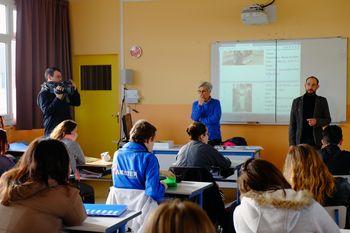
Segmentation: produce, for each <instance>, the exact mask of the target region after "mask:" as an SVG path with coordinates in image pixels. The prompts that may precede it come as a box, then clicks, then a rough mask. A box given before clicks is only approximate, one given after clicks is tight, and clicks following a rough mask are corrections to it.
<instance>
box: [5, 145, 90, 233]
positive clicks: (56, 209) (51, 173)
mask: <svg viewBox="0 0 350 233" xmlns="http://www.w3.org/2000/svg"><path fill="white" fill-rule="evenodd" d="M68 174H69V155H68V152H67V149H66V147H65V146H64V144H63V143H62V142H60V141H57V140H53V139H43V140H38V139H37V140H34V141H33V142H32V143H31V144H30V145H29V147H28V149H27V151H26V152H25V153H24V155H23V156H22V158H21V159H20V161H19V166H18V167H15V168H13V169H11V170H9V171H7V172H5V173H4V174H3V175H2V177H1V179H0V203H1V205H0V216H1V218H0V229H1V231H2V232H3V231H4V232H12V233H21V232H27V233H37V232H57V233H58V232H61V229H62V224H64V225H66V226H73V225H80V224H82V222H83V221H84V219H85V218H86V212H85V209H84V206H83V203H82V201H81V198H80V196H79V190H77V189H76V188H75V187H73V186H71V185H69V184H68Z"/></svg>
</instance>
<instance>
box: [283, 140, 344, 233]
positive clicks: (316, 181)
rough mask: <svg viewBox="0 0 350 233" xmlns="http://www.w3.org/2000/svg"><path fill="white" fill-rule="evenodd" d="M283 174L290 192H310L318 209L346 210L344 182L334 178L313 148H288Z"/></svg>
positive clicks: (301, 145)
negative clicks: (339, 206) (318, 206)
mask: <svg viewBox="0 0 350 233" xmlns="http://www.w3.org/2000/svg"><path fill="white" fill-rule="evenodd" d="M283 174H284V176H285V177H286V179H287V180H288V182H289V183H290V184H291V186H292V188H293V189H294V190H296V191H298V190H308V191H310V192H311V193H312V195H313V197H314V199H315V200H316V201H318V202H319V203H320V204H321V205H323V206H337V205H344V206H347V207H349V203H350V184H349V183H348V181H347V179H345V178H341V177H336V178H334V177H333V176H332V174H331V173H330V172H329V170H328V168H327V166H326V164H325V163H324V162H323V161H322V158H321V156H320V155H319V154H318V153H317V151H316V150H315V149H314V148H313V147H311V146H309V145H307V144H300V145H297V146H293V147H291V148H290V149H289V152H288V154H287V157H286V160H285V163H284V171H283ZM348 213H349V211H348ZM348 216H349V215H348ZM349 220H350V218H349V217H347V221H346V222H347V223H346V227H349V226H350V225H349Z"/></svg>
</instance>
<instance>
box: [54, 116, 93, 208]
mask: <svg viewBox="0 0 350 233" xmlns="http://www.w3.org/2000/svg"><path fill="white" fill-rule="evenodd" d="M77 130H78V126H77V123H76V122H75V121H73V120H65V121H62V122H61V123H60V124H58V125H57V126H56V127H55V128H54V130H53V131H52V133H51V134H50V138H52V139H56V140H60V141H61V142H63V143H64V144H65V145H66V147H67V150H68V154H69V158H70V167H71V170H72V174H74V176H75V180H76V181H77V186H78V187H79V189H80V195H81V196H82V198H83V202H84V203H95V196H94V189H93V188H92V187H91V186H90V185H88V184H85V183H80V182H79V181H80V176H79V172H78V170H77V164H78V165H81V164H85V156H84V152H83V150H82V149H81V147H80V145H79V143H78V142H77V141H76V140H77V137H78V133H77Z"/></svg>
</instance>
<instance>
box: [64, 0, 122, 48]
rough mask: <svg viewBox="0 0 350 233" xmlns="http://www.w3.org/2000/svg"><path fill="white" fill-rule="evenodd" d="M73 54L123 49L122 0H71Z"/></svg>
mask: <svg viewBox="0 0 350 233" xmlns="http://www.w3.org/2000/svg"><path fill="white" fill-rule="evenodd" d="M69 9H70V22H71V23H70V26H71V39H72V48H73V50H72V51H73V55H86V54H117V53H119V22H120V21H119V13H118V12H119V1H118V0H69Z"/></svg>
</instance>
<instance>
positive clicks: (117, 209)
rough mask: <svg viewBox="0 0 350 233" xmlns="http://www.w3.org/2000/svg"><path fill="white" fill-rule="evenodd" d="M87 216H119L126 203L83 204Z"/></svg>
mask: <svg viewBox="0 0 350 233" xmlns="http://www.w3.org/2000/svg"><path fill="white" fill-rule="evenodd" d="M84 207H85V210H86V213H87V215H88V216H101V217H119V216H120V215H122V214H123V213H124V212H125V211H126V210H127V206H126V205H106V204H84Z"/></svg>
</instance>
